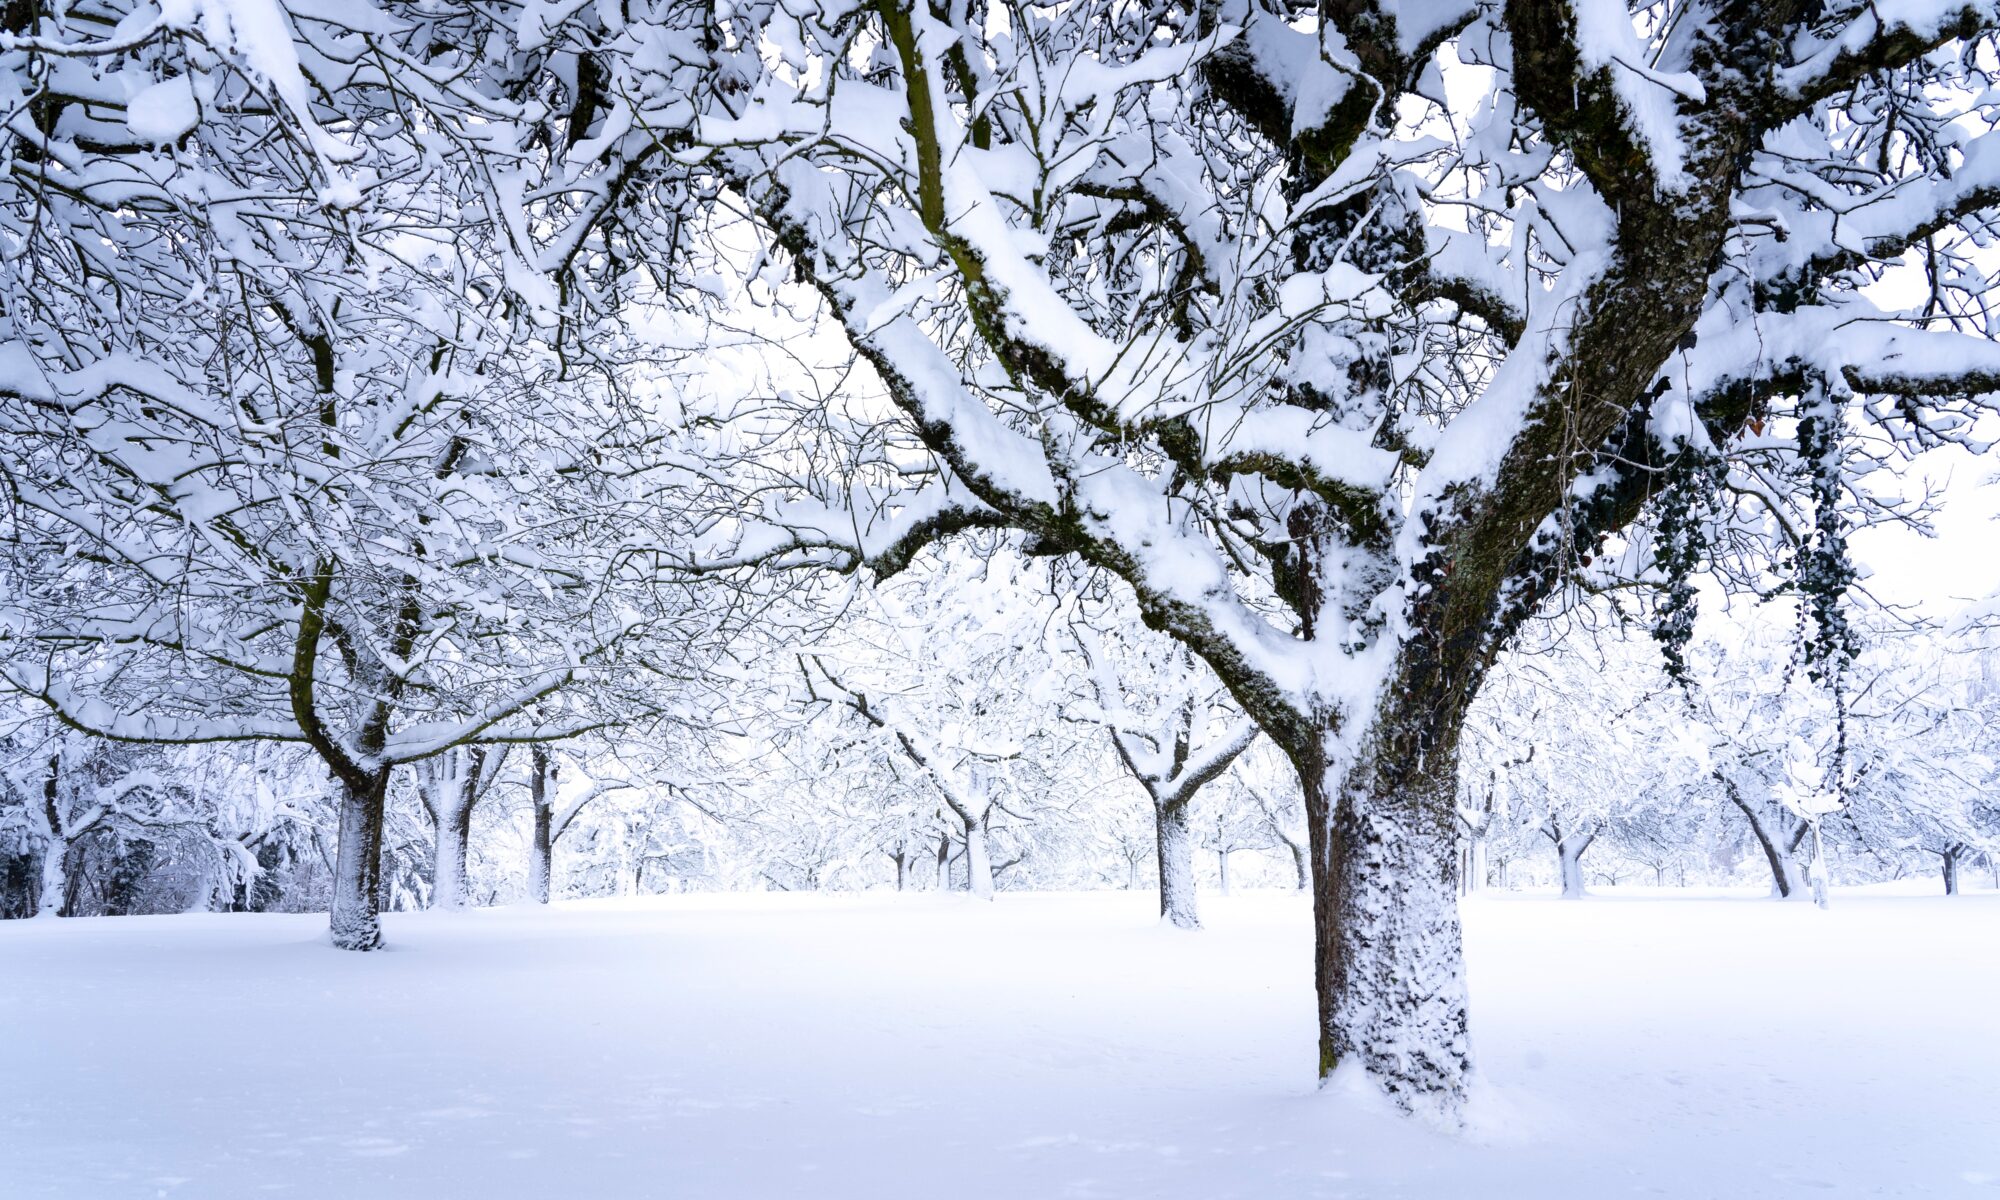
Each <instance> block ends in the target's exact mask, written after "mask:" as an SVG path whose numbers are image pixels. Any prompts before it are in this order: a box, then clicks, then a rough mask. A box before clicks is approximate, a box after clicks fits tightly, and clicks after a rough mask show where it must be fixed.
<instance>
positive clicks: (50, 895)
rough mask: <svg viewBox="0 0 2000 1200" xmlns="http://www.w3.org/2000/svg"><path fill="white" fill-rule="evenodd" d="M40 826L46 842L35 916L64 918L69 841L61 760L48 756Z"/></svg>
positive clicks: (43, 779)
mask: <svg viewBox="0 0 2000 1200" xmlns="http://www.w3.org/2000/svg"><path fill="white" fill-rule="evenodd" d="M42 822H43V824H44V825H46V826H47V833H48V839H47V840H46V841H44V842H43V843H42V878H41V888H40V890H39V891H38V892H37V894H36V896H35V915H36V916H38V917H59V916H62V915H63V898H64V896H65V895H67V894H68V891H69V888H68V882H69V880H68V878H67V875H68V872H67V867H68V864H69V839H68V838H66V837H64V836H63V820H62V756H61V755H50V756H49V770H48V774H46V775H44V776H42Z"/></svg>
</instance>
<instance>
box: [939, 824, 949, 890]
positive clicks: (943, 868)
mask: <svg viewBox="0 0 2000 1200" xmlns="http://www.w3.org/2000/svg"><path fill="white" fill-rule="evenodd" d="M937 890H938V891H940V892H948V891H950V890H951V835H950V834H949V833H940V834H938V851H937Z"/></svg>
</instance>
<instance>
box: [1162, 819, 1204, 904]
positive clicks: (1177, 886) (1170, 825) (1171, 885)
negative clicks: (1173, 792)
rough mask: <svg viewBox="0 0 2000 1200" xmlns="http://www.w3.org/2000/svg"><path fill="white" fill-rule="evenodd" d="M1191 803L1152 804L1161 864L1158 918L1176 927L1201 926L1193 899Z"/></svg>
mask: <svg viewBox="0 0 2000 1200" xmlns="http://www.w3.org/2000/svg"><path fill="white" fill-rule="evenodd" d="M1190 807H1191V806H1190V805H1189V804H1188V803H1187V801H1185V800H1183V801H1180V802H1178V803H1166V804H1162V803H1155V804H1154V805H1153V816H1154V827H1155V830H1156V833H1157V838H1156V840H1157V843H1158V855H1159V864H1160V918H1161V919H1162V920H1164V921H1165V922H1166V923H1167V924H1169V925H1172V926H1173V927H1174V928H1176V929H1200V928H1201V915H1200V912H1199V911H1198V909H1197V906H1196V903H1195V890H1194V839H1193V837H1192V836H1191V835H1190V833H1189V831H1188V816H1189V811H1188V810H1189V808H1190Z"/></svg>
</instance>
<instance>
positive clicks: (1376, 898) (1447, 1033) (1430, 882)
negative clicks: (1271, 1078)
mask: <svg viewBox="0 0 2000 1200" xmlns="http://www.w3.org/2000/svg"><path fill="white" fill-rule="evenodd" d="M1452 732H1454V733H1455V732H1456V731H1455V730H1453V731H1452ZM1409 740H1410V741H1413V742H1414V741H1415V740H1416V739H1409ZM1454 744H1455V743H1454ZM1397 745H1398V741H1397V740H1393V739H1390V738H1387V737H1384V736H1382V735H1380V734H1379V733H1378V734H1374V735H1371V736H1370V737H1369V739H1368V740H1367V742H1366V743H1365V744H1364V746H1363V749H1362V752H1361V754H1360V755H1359V757H1358V758H1357V759H1356V761H1355V762H1354V763H1353V765H1352V767H1351V768H1350V770H1349V772H1348V774H1347V777H1346V778H1345V780H1342V781H1334V780H1330V779H1329V778H1328V771H1327V767H1326V763H1325V757H1324V755H1323V753H1318V752H1313V751H1310V750H1309V751H1308V752H1306V753H1302V754H1299V755H1297V756H1295V758H1294V764H1293V765H1294V766H1295V767H1297V768H1298V772H1299V780H1300V782H1301V783H1302V784H1303V785H1304V787H1305V800H1306V817H1307V825H1308V831H1309V833H1310V836H1311V839H1312V856H1313V864H1314V868H1315V870H1314V874H1313V924H1314V929H1315V945H1316V950H1317V953H1316V962H1315V968H1316V969H1315V982H1316V985H1317V990H1318V995H1319V1020H1320V1051H1319V1071H1320V1076H1321V1078H1322V1079H1325V1078H1326V1077H1328V1076H1331V1075H1332V1074H1333V1072H1334V1071H1335V1069H1336V1068H1338V1067H1340V1066H1341V1065H1343V1064H1350V1063H1351V1064H1355V1065H1358V1066H1359V1067H1361V1068H1363V1069H1365V1070H1366V1071H1367V1073H1368V1075H1369V1076H1370V1077H1371V1078H1373V1079H1374V1081H1375V1082H1376V1083H1377V1084H1378V1085H1379V1086H1380V1087H1382V1088H1383V1089H1384V1090H1385V1091H1386V1092H1388V1093H1389V1095H1390V1097H1391V1098H1392V1099H1393V1100H1395V1102H1396V1103H1398V1104H1399V1105H1402V1106H1403V1107H1405V1108H1408V1109H1411V1110H1424V1111H1428V1112H1431V1113H1434V1114H1437V1115H1441V1116H1444V1117H1447V1118H1451V1117H1454V1116H1455V1114H1456V1113H1457V1112H1458V1110H1459V1107H1460V1106H1461V1105H1462V1104H1463V1102H1464V1098H1465V1084H1466V1075H1467V1072H1468V1071H1469V1070H1470V1066H1471V1063H1470V1054H1469V1048H1468V1046H1467V1040H1466V995H1465V971H1464V964H1463V957H1462V953H1463V952H1462V946H1461V943H1460V936H1459V924H1458V880H1457V878H1456V876H1457V873H1458V870H1457V868H1458V853H1457V847H1456V845H1455V842H1456V838H1457V828H1456V823H1457V813H1456V811H1455V810H1454V808H1453V800H1454V798H1455V794H1456V788H1457V778H1456V777H1457V761H1456V756H1455V752H1454V750H1453V749H1452V748H1451V747H1449V746H1446V747H1432V748H1431V750H1430V751H1429V752H1422V751H1417V750H1414V749H1411V750H1409V751H1407V752H1398V750H1397V749H1396V747H1397ZM1335 788H1338V789H1339V791H1338V795H1337V796H1336V794H1335V791H1334V789H1335Z"/></svg>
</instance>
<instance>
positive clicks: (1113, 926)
mask: <svg viewBox="0 0 2000 1200" xmlns="http://www.w3.org/2000/svg"><path fill="white" fill-rule="evenodd" d="M1664 895H1667V896H1669V897H1671V896H1672V894H1671V893H1665V894H1664ZM1204 903H1205V905H1206V908H1207V914H1206V915H1207V917H1208V920H1209V926H1210V927H1209V929H1208V930H1207V931H1206V932H1204V933H1200V934H1193V935H1188V934H1177V933H1174V932H1172V931H1170V930H1167V929H1163V928H1161V927H1160V926H1159V925H1158V923H1157V921H1156V920H1155V919H1154V918H1153V916H1152V914H1151V911H1150V908H1149V905H1150V904H1151V898H1150V897H1149V896H1147V895H1144V894H1137V893H1106V894H1093V895H1069V896H1023V895H1003V896H1002V897H1001V898H1000V900H999V901H998V902H997V903H994V904H991V905H981V904H978V903H975V902H971V901H966V900H961V899H958V898H940V897H935V896H911V897H901V898H899V897H893V896H875V897H849V898H837V897H818V896H815V897H794V896H743V895H730V896H705V897H704V896H684V897H672V898H662V899H657V900H648V901H642V902H625V903H616V902H600V903H585V904H575V905H563V906H557V907H556V908H554V909H552V910H548V911H533V910H525V909H503V910H489V911H485V912H479V913H472V914H466V915H461V916H451V915H446V914H417V915H392V916H390V917H389V918H387V931H388V935H389V937H390V938H391V939H392V941H393V949H391V950H389V951H387V952H384V953H381V954H372V955H358V954H342V953H338V952H336V951H334V950H332V949H330V948H329V947H328V946H327V945H326V944H325V941H324V935H323V925H324V918H322V917H316V916H315V917H290V916H184V917H126V918H114V919H103V920H78V921H54V922H51V921H12V922H0V1037H4V1039H5V1042H4V1045H0V1196H5V1197H7V1198H9V1200H13V1198H16V1197H23V1198H25V1197H43V1196H60V1197H76V1198H87V1200H100V1198H115V1197H126V1196H138V1197H153V1196H169V1197H204V1198H205V1197H237V1196H246V1197H247V1196H263V1195H280V1196H304V1197H341V1198H348V1197H366V1198H369V1200H378V1198H392V1197H403V1196H409V1197H424V1198H425V1200H438V1198H445V1197H482V1198H484V1197H529V1196H533V1197H562V1198H565V1200H568V1198H576V1197H598V1196H616V1197H621V1198H622V1197H633V1198H643V1197H674V1198H683V1197H685V1198H695V1197H717V1198H727V1200H767V1198H769V1200H776V1198H782V1197H813V1198H815V1200H831V1198H844V1197H870V1198H873V1197H883V1196H895V1195H913V1194H922V1195H932V1196H946V1197H952V1198H954V1200H958V1198H972V1197H993V1198H996V1200H997V1198H1005V1200H1029V1198H1039V1197H1077V1198H1089V1197H1134V1198H1139V1197H1144V1198H1148V1200H1153V1198H1170V1197H1200V1198H1203V1200H1217V1198H1224V1197H1244V1198H1246V1200H1247V1198H1255V1200H1273V1198H1287V1200H1289V1198H1304V1197H1338V1196H1352V1197H1363V1198H1367V1200H1383V1198H1392V1197H1453V1198H1456V1197H1480V1198H1482V1200H1484V1198H1492V1197H1515V1196H1519V1197H1536V1198H1537V1200H1547V1198H1551V1197H1556V1198H1560V1197H1579V1198H1582V1197H1589V1198H1593V1200H1595V1198H1599V1197H1615V1196H1631V1195H1639V1196H1643V1195H1662V1196H1672V1197H1749V1196H1755V1197H1783V1196H1789V1195H1798V1196H1828V1195H1831V1196H1849V1195H1851V1196H1876V1195H1895V1196H1947V1197H1948V1196H1957V1195H1965V1196H1995V1197H2000V896H1996V895H1994V894H1992V893H1985V894H1975V895H1969V896H1962V897H1959V898H1957V899H1950V900H1947V899H1944V898H1941V897H1940V898H1917V897H1909V896H1884V895H1858V894H1840V895H1837V896H1836V899H1835V903H1834V906H1833V908H1832V909H1831V910H1830V911H1826V912H1821V911H1817V910H1815V909H1813V908H1811V907H1810V906H1805V905H1796V904H1781V903H1775V902H1770V901H1765V900H1760V899H1751V898H1748V897H1734V898H1703V899H1687V898H1658V896H1657V895H1654V894H1646V893H1639V892H1636V891H1634V892H1629V893H1625V894H1624V895H1622V896H1619V897H1615V898H1613V897H1606V898H1599V899H1597V900H1595V901H1587V902H1582V903H1560V902H1556V901H1554V900H1550V899H1541V898H1513V897H1505V898H1503V897H1481V898H1479V899H1476V900H1474V901H1472V902H1470V903H1468V905H1467V906H1466V923H1467V929H1468V935H1467V936H1468V951H1469V954H1470V957H1471V971H1472V988H1473V999H1474V1014H1475V1015H1474V1019H1475V1021H1476V1027H1475V1036H1476V1049H1477V1051H1478V1054H1479V1058H1480V1062H1481V1064H1482V1067H1483V1070H1484V1078H1483V1080H1482V1083H1481V1090H1480V1093H1479V1096H1478V1100H1477V1102H1476V1106H1475V1120H1474V1128H1473V1130H1472V1132H1470V1133H1468V1134H1463V1135H1448V1134H1444V1133H1439V1132H1436V1131H1434V1130H1431V1129H1428V1128H1425V1127H1423V1126H1420V1125H1417V1124H1415V1123H1413V1122H1410V1121H1407V1120H1402V1119H1398V1118H1395V1117H1392V1116H1389V1115H1386V1114H1384V1113H1383V1112H1381V1111H1380V1110H1379V1109H1378V1108H1377V1106H1376V1105H1375V1103H1374V1102H1373V1101H1372V1100H1371V1099H1370V1098H1369V1097H1368V1096H1366V1095H1362V1094H1355V1093H1351V1092H1344V1091H1342V1090H1340V1089H1338V1088H1336V1089H1333V1090H1330V1091H1327V1092H1320V1091H1318V1090H1316V1089H1315V1088H1314V1087H1313V1085H1312V1079H1311V1066H1312V1062H1313V1048H1312V1042H1311V1028H1312V1022H1311V996H1310V992H1309V989H1308V979H1309V964H1308V960H1307V947H1308V934H1309V929H1308V920H1307V912H1306V907H1305V904H1304V902H1303V901H1302V900H1301V899H1300V898H1298V897H1295V896H1289V895H1270V894H1267V895H1252V896H1238V897H1236V898H1233V899H1216V898H1213V897H1204Z"/></svg>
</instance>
